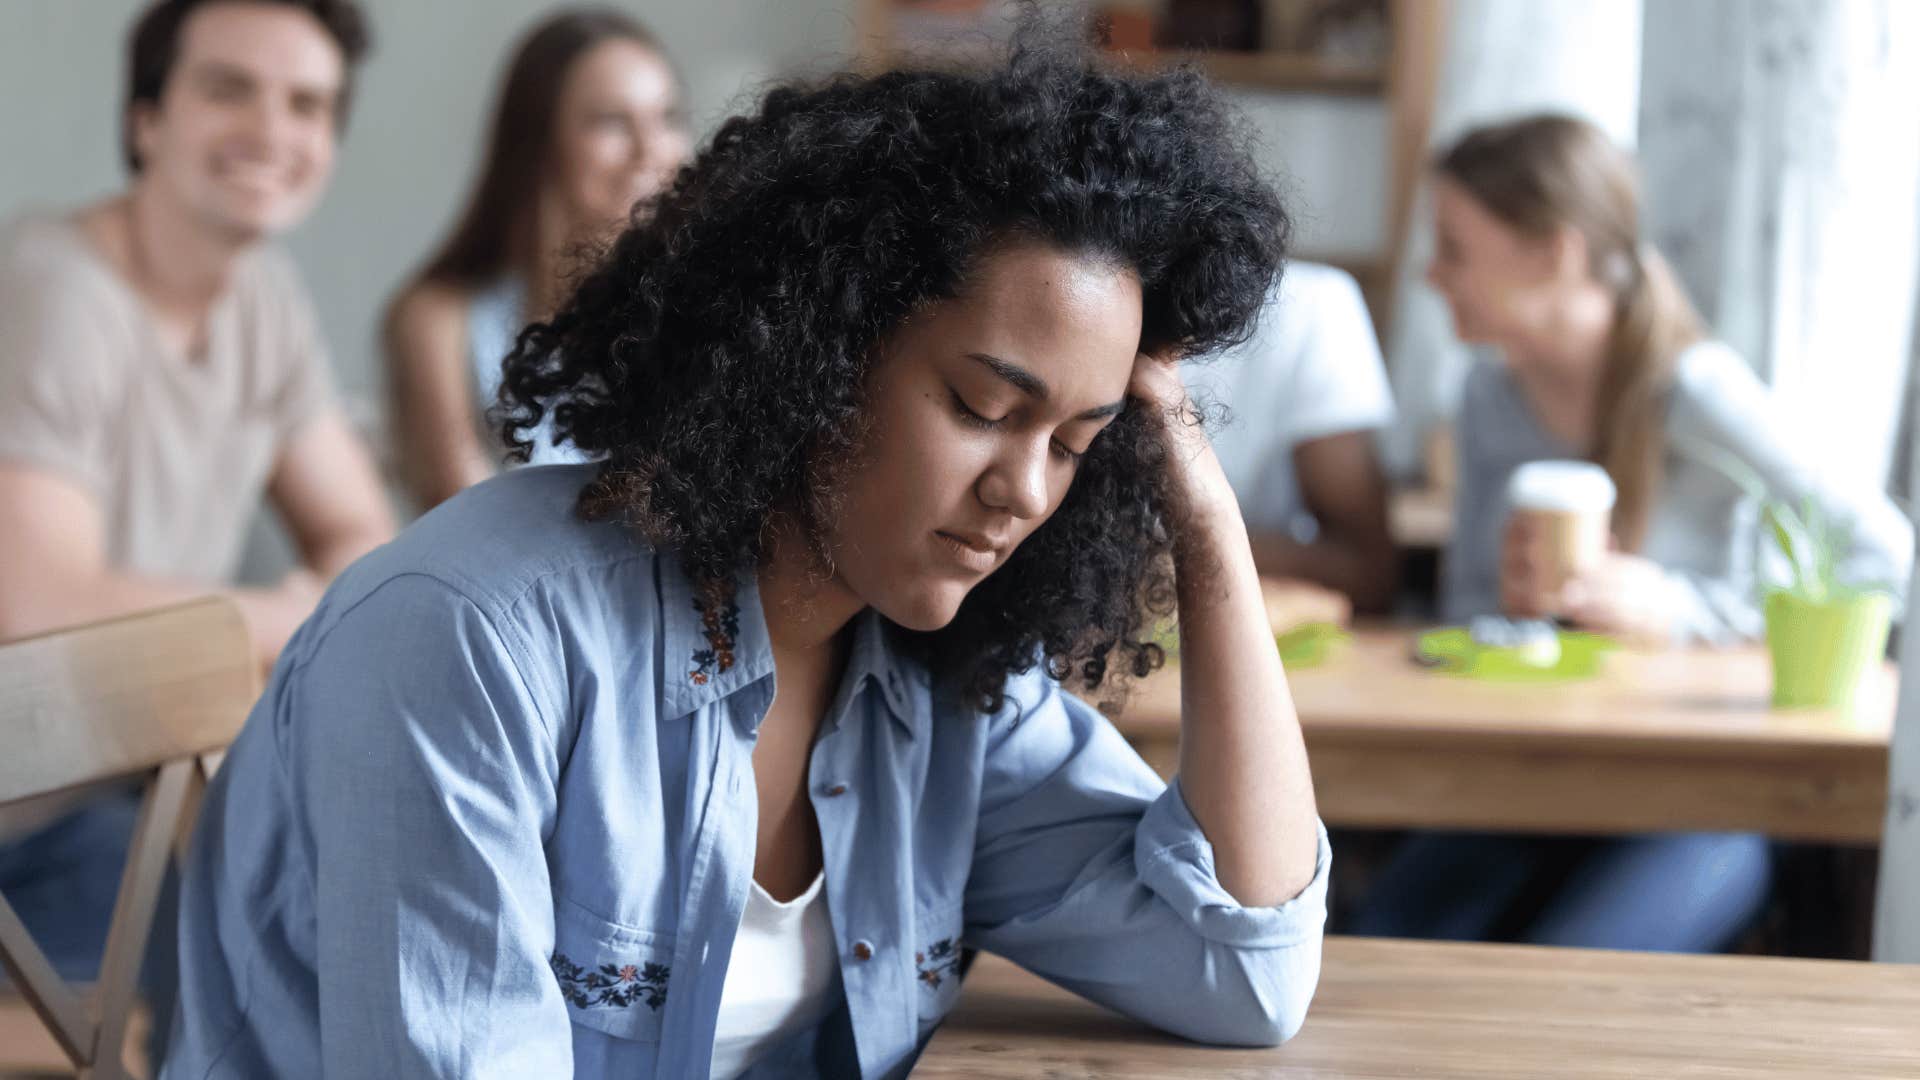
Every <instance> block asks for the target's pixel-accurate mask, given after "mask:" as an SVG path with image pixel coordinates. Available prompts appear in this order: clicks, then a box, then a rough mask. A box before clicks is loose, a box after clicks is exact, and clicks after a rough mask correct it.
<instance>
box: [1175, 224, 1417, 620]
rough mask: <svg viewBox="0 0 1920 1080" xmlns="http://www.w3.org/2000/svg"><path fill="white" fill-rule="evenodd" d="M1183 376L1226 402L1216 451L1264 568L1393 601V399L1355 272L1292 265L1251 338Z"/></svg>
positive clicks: (1206, 395) (1373, 600)
mask: <svg viewBox="0 0 1920 1080" xmlns="http://www.w3.org/2000/svg"><path fill="white" fill-rule="evenodd" d="M1186 377H1187V383H1188V385H1189V387H1190V388H1191V389H1192V391H1193V392H1194V393H1195V395H1196V397H1197V398H1199V399H1201V400H1210V401H1212V402H1215V403H1217V404H1219V405H1223V406H1225V407H1226V409H1227V412H1228V418H1227V422H1226V424H1225V425H1223V426H1222V427H1221V429H1220V430H1219V431H1218V432H1216V433H1215V435H1214V439H1213V445H1214V450H1215V451H1216V452H1217V453H1218V454H1219V456H1220V463H1221V465H1223V466H1224V467H1225V468H1226V472H1227V480H1228V482H1229V483H1231V484H1232V485H1233V490H1234V494H1235V495H1236V496H1238V497H1239V500H1240V510H1241V513H1242V515H1244V516H1245V518H1246V521H1247V530H1248V532H1249V533H1250V534H1251V539H1252V541H1253V555H1254V561H1255V562H1256V563H1257V564H1258V565H1259V568H1260V572H1261V573H1262V574H1264V575H1268V576H1271V577H1279V578H1292V579H1296V580H1303V581H1309V582H1313V583H1315V584H1318V585H1322V586H1325V587H1327V588H1329V589H1333V590H1335V591H1337V592H1340V593H1342V594H1344V595H1345V596H1346V597H1347V598H1348V599H1349V600H1351V601H1352V603H1353V606H1354V608H1355V609H1356V610H1360V611H1383V610H1385V609H1386V608H1388V607H1389V606H1391V604H1392V602H1393V595H1394V589H1395V586H1396V584H1397V581H1396V577H1397V558H1396V553H1395V550H1394V545H1393V538H1392V535H1391V533H1390V532H1389V531H1388V527H1387V484H1386V480H1385V478H1384V475H1383V473H1382V471H1381V467H1380V461H1379V456H1378V454H1377V452H1376V451H1375V449H1374V434H1375V432H1377V431H1378V430H1379V429H1380V428H1382V427H1385V426H1386V425H1387V424H1388V423H1389V422H1391V421H1392V419H1393V399H1392V395H1391V393H1390V392H1389V390H1388V388H1387V376H1386V368H1385V364H1384V363H1383V361H1382V360H1381V357H1380V344H1379V342H1378V340H1376V339H1375V337H1374V333H1373V323H1372V321H1371V320H1370V319H1369V317H1368V315H1367V305H1366V301H1365V300H1363V299H1362V298H1361V295H1360V288H1359V286H1358V284H1356V283H1355V282H1354V280H1353V278H1352V277H1351V276H1350V275H1348V274H1347V273H1345V272H1344V271H1340V270H1336V269H1334V268H1332V267H1329V266H1320V265H1317V264H1314V263H1301V262H1296V263H1291V264H1289V265H1288V267H1287V270H1286V273H1285V274H1284V275H1283V277H1282V279H1281V283H1280V286H1279V288H1278V289H1277V290H1275V292H1274V295H1273V297H1272V298H1271V300H1269V302H1268V305H1267V309H1266V311H1265V312H1264V313H1263V314H1262V316H1261V319H1260V322H1259V325H1258V326H1257V327H1256V328H1255V330H1254V336H1253V337H1252V338H1251V339H1250V340H1248V341H1247V342H1246V343H1245V344H1243V345H1241V346H1239V347H1238V348H1235V349H1231V350H1227V351H1225V352H1223V353H1221V354H1220V355H1219V356H1217V357H1214V358H1212V359H1210V360H1207V361H1203V362H1201V363H1197V364H1191V365H1188V367H1187V376H1186Z"/></svg>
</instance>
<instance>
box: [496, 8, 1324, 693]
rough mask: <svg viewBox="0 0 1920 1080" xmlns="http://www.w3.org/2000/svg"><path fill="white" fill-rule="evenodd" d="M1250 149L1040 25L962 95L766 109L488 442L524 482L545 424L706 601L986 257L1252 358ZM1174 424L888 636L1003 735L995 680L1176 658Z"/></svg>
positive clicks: (532, 346) (517, 390)
mask: <svg viewBox="0 0 1920 1080" xmlns="http://www.w3.org/2000/svg"><path fill="white" fill-rule="evenodd" d="M1245 143H1246V140H1245V138H1244V135H1243V132H1242V130H1241V127H1240V123H1239V121H1238V119H1237V118H1236V117H1235V115H1234V114H1233V113H1231V112H1230V111H1229V110H1228V108H1227V107H1226V106H1225V105H1224V104H1223V103H1222V101H1221V100H1220V98H1219V97H1218V96H1217V95H1216V93H1215V92H1214V91H1213V89H1212V88H1211V87H1210V86H1209V85H1208V84H1207V82H1206V81H1205V79H1204V78H1202V77H1201V76H1200V75H1199V74H1198V73H1196V72H1194V71H1191V70H1173V71H1167V72H1162V73H1158V74H1153V75H1145V76H1129V75H1123V74H1117V73H1113V72H1109V71H1105V70H1102V69H1101V68H1100V67H1099V66H1098V65H1097V64H1096V62H1095V61H1094V59H1093V57H1092V55H1091V54H1090V53H1089V52H1088V51H1087V50H1086V49H1085V48H1084V47H1081V46H1078V45H1076V44H1074V43H1072V42H1071V41H1067V40H1065V39H1064V37H1063V35H1061V34H1059V33H1057V32H1053V33H1046V32H1040V31H1035V30H1034V29H1033V28H1032V27H1029V28H1028V29H1027V31H1026V32H1024V33H1023V35H1022V36H1021V37H1020V38H1019V39H1016V41H1015V43H1014V44H1013V46H1012V47H1011V48H1010V49H1009V50H1008V53H1007V55H1006V56H1005V57H1004V58H1003V59H1001V60H999V61H997V62H994V63H992V64H991V65H988V66H985V67H982V68H978V69H972V70H958V69H933V70H894V71H888V72H885V73H880V74H872V75H859V74H840V75H836V76H833V77H830V78H827V79H825V80H823V81H818V82H808V83H796V84H790V85H786V86H782V87H778V88H775V89H773V90H771V91H769V92H768V93H766V94H765V96H764V98H763V99H762V100H761V102H760V105H759V108H758V110H757V111H755V112H753V113H751V114H749V115H743V116H738V117H735V118H733V119H731V120H728V121H727V122H726V123H725V124H724V125H723V126H721V128H720V129H719V130H718V132H717V133H716V134H715V135H714V137H713V139H712V142H711V143H710V145H708V146H707V147H705V148H704V150H703V151H702V152H701V153H700V154H699V155H698V156H697V157H696V158H695V159H694V160H693V161H692V162H691V163H689V164H688V165H687V166H686V167H685V168H684V169H682V171H681V172H680V174H679V176H678V177H677V178H676V179H675V181H674V183H673V184H672V185H671V187H670V188H669V189H668V190H667V191H666V192H664V193H663V194H662V195H661V196H660V197H659V199H658V200H657V202H656V203H655V205H654V206H653V207H651V208H650V209H651V213H650V215H647V216H645V217H644V218H642V217H636V219H635V224H633V225H632V226H631V227H629V228H628V229H627V230H626V231H625V233H624V234H622V235H621V236H620V238H619V239H618V240H617V241H615V242H614V244H613V246H612V248H611V249H610V250H609V251H608V252H607V253H606V254H605V256H604V257H603V258H602V259H601V260H600V262H599V263H598V264H597V265H596V266H595V267H594V268H593V269H592V270H591V271H590V272H589V273H588V274H587V275H586V276H585V277H584V278H583V279H582V280H581V282H580V284H579V286H578V287H577V289H576V290H575V292H574V293H573V295H572V297H571V299H570V300H569V301H568V302H567V303H566V305H565V306H564V307H563V308H562V309H561V310H560V311H559V312H558V314H556V315H555V316H554V317H553V318H552V319H550V320H549V321H547V322H545V323H539V324H535V325H532V326H530V327H528V328H527V329H526V330H525V331H523V332H522V334H521V336H520V338H519V341H518V344H517V347H516V349H515V350H514V352H513V354H512V355H511V356H510V357H509V358H508V360H507V363H506V372H505V376H504V379H503V383H502V389H501V401H500V404H499V406H498V407H497V409H496V412H495V416H496V419H497V421H498V422H499V424H500V426H501V430H502V434H503V437H504V438H505V440H506V442H507V444H508V445H509V447H511V448H512V452H513V453H515V454H517V455H519V456H520V457H521V458H522V459H523V460H524V457H525V454H526V452H527V450H528V448H529V446H530V442H531V440H530V438H529V435H530V433H532V432H533V431H534V429H535V428H536V427H537V426H538V425H539V424H540V423H541V420H542V418H543V417H546V416H548V415H550V416H551V419H552V423H553V431H554V436H555V438H556V439H558V440H563V441H568V442H571V443H573V444H574V445H575V446H577V447H579V448H580V449H582V450H584V451H587V452H589V453H594V454H604V455H605V459H606V460H605V463H604V464H603V465H602V467H601V470H600V473H599V475H598V477H597V478H596V479H595V480H594V481H593V482H591V483H590V484H588V486H587V487H586V489H585V490H584V491H583V492H582V495H581V500H580V512H581V513H582V514H583V515H584V516H586V517H588V518H591V519H595V520H618V521H621V522H624V523H626V524H627V525H629V526H630V527H632V528H633V529H635V530H636V531H637V533H638V534H639V535H640V536H641V537H642V538H643V539H644V540H646V541H647V542H649V543H651V544H652V545H654V546H655V547H656V548H662V549H666V548H672V549H677V550H678V551H680V552H681V554H682V555H683V557H684V559H685V561H686V564H687V566H688V568H689V571H690V573H691V574H692V575H693V577H694V578H695V580H696V582H697V583H700V584H703V585H705V586H708V587H723V583H726V582H731V581H732V580H734V579H735V577H736V576H737V575H738V574H739V573H741V572H742V571H743V570H745V569H747V568H750V567H752V566H754V565H756V564H757V563H758V561H759V560H760V558H761V557H762V555H763V552H764V546H765V542H766V541H765V535H766V532H767V529H766V526H767V524H768V522H769V517H770V515H772V514H774V513H776V512H795V513H797V514H798V516H799V517H800V518H801V519H802V520H803V521H805V522H806V523H807V527H808V530H809V532H810V534H811V535H812V537H813V538H814V541H815V543H816V544H817V543H818V542H819V541H820V538H821V537H822V536H823V535H824V529H823V527H822V523H823V522H826V521H830V520H831V512H832V511H831V507H832V492H833V490H834V485H835V478H836V471H835V470H836V468H837V467H838V466H840V465H841V464H843V463H844V462H846V461H848V460H849V459H851V458H852V457H853V455H854V452H855V451H856V450H857V448H858V446H859V443H860V439H861V437H862V434H863V431H864V425H863V419H864V411H865V400H866V398H865V389H866V382H867V375H868V372H869V370H870V368H871V366H872V361H873V359H874V357H875V354H876V352H877V346H878V345H879V344H880V343H881V342H882V341H883V339H885V338H886V337H887V335H888V333H889V332H890V331H891V330H893V329H894V328H895V327H897V326H899V325H900V323H901V321H902V320H903V319H904V318H906V317H907V316H908V314H909V313H911V312H913V311H914V310H916V309H917V308H919V307H921V306H922V305H925V304H928V303H930V302H933V301H937V300H940V299H943V298H949V297H952V296H954V295H956V293H957V291H958V290H959V289H960V288H961V286H962V284H963V283H964V282H965V281H966V280H967V277H968V273H969V270H970V268H971V267H972V266H973V265H974V264H975V261H976V260H977V259H979V258H980V257H981V255H982V254H983V253H984V252H986V251H987V250H989V249H990V248H991V247H992V246H993V245H994V244H996V243H1001V242H1005V241H1007V240H1010V239H1022V240H1028V241H1038V242H1044V243H1047V244H1050V245H1055V246H1057V247H1059V248H1061V249H1063V250H1067V251H1072V252H1076V253H1081V254H1085V255H1088V256H1090V257H1094V258H1098V259H1100V260H1102V261H1103V262H1107V263H1110V264H1112V265H1114V266H1116V267H1122V268H1126V269H1128V270H1130V271H1132V272H1133V273H1134V274H1136V275H1137V276H1138V278H1139V280H1140V285H1141V291H1142V298H1143V309H1144V310H1143V316H1144V321H1143V326H1142V331H1141V343H1140V347H1141V350H1142V351H1143V352H1149V353H1161V352H1173V353H1179V354H1182V355H1197V354H1201V353H1205V352H1209V351H1213V350H1217V349H1219V348H1222V347H1225V346H1229V345H1232V344H1235V343H1237V342H1239V341H1241V340H1243V339H1244V338H1245V336H1246V334H1247V333H1248V332H1249V329H1250V326H1251V323H1252V320H1253V318H1254V317H1255V315H1256V313H1257V312H1258V311H1259V309H1260V307H1261V305H1262V303H1263V301H1264V299H1265V297H1266V296H1267V294H1268V292H1269V290H1270V288H1271V287H1272V285H1273V283H1274V281H1275V279H1276V277H1277V275H1278V273H1279V269H1280V263H1281V259H1282V256H1283V254H1284V251H1285V248H1286V242H1287V236H1288V231H1289V222H1288V219H1287V216H1286V214H1285V212H1284V211H1283V209H1282V207H1281V205H1280V201H1279V199H1278V198H1277V196H1276V195H1275V194H1274V193H1273V191H1272V189H1271V188H1270V187H1269V186H1268V185H1267V184H1265V183H1264V182H1263V181H1262V180H1261V178H1260V176H1259V173H1258V170H1257V169H1256V168H1255V167H1254V165H1253V163H1252V161H1251V160H1250V159H1249V157H1248V156H1247V154H1246V153H1245V152H1244V150H1243V147H1244V145H1245ZM1161 422H1162V421H1161V420H1160V418H1157V417H1152V416H1148V415H1146V414H1145V411H1144V410H1142V409H1141V408H1138V407H1137V406H1132V405H1130V406H1129V407H1128V408H1127V409H1126V410H1125V411H1124V412H1123V413H1122V414H1121V415H1120V416H1119V417H1118V418H1117V419H1116V420H1115V421H1114V422H1113V423H1112V424H1111V425H1109V426H1108V428H1107V429H1106V430H1105V431H1104V432H1103V433H1102V434H1101V435H1100V436H1099V438H1097V439H1096V440H1095V441H1094V443H1093V445H1092V447H1091V448H1090V450H1089V452H1088V453H1087V454H1086V456H1085V459H1084V460H1083V461H1082V462H1081V464H1080V466H1079V471H1078V473H1077V475H1076V476H1075V478H1074V480H1073V484H1072V487H1071V489H1070V490H1069V492H1068V494H1067V496H1066V498H1065V500H1064V501H1063V503H1062V504H1061V506H1060V508H1059V510H1058V511H1056V512H1055V514H1054V515H1053V517H1052V518H1051V519H1050V520H1048V521H1047V522H1046V523H1045V524H1044V525H1042V526H1041V527H1040V528H1039V529H1037V530H1036V531H1035V532H1034V533H1033V535H1032V536H1030V537H1029V538H1028V539H1027V541H1026V542H1025V543H1023V544H1022V545H1021V546H1020V547H1019V548H1018V549H1017V550H1016V551H1015V552H1014V553H1013V554H1012V555H1011V556H1010V557H1009V558H1008V560H1007V562H1006V564H1005V565H1004V566H1002V567H1001V568H1000V570H999V571H998V572H997V573H995V574H994V575H993V576H991V577H989V578H988V579H987V580H986V581H984V582H982V583H981V584H980V585H979V586H978V587H976V588H975V589H974V590H973V592H972V593H971V594H969V595H968V597H967V599H966V600H965V601H964V602H963V604H962V605H961V608H960V611H959V613H958V614H957V615H956V617H955V618H954V620H953V622H952V623H950V624H949V625H948V626H946V627H945V628H943V629H941V630H938V631H933V632H929V633H908V632H906V631H904V630H902V631H901V634H902V640H903V641H904V642H905V643H907V645H908V646H909V647H910V648H911V649H912V650H913V652H914V653H915V654H917V655H918V656H920V657H921V659H922V660H924V661H925V662H926V663H927V664H928V665H929V667H930V668H931V669H932V670H933V671H934V673H935V674H936V675H937V676H939V677H941V678H942V679H943V680H945V681H946V682H947V685H950V686H952V687H953V688H954V689H955V690H956V691H957V692H958V693H960V694H961V695H962V696H963V698H964V700H967V701H969V702H970V703H972V704H974V705H976V706H977V707H979V708H982V709H985V710H987V711H996V710H998V709H999V708H1000V707H1001V705H1002V703H1003V701H1004V697H1003V687H1004V685H1005V683H1006V680H1007V677H1008V676H1009V675H1011V674H1015V673H1018V672H1021V671H1025V670H1028V669H1030V668H1031V667H1032V666H1033V664H1034V663H1035V662H1036V661H1037V659H1038V658H1041V657H1044V659H1045V663H1046V664H1047V667H1048V670H1049V671H1050V672H1051V673H1052V674H1053V675H1054V676H1055V677H1057V678H1061V679H1068V678H1069V677H1072V676H1075V675H1077V676H1078V677H1079V678H1080V679H1081V680H1083V681H1084V682H1085V684H1086V688H1087V689H1096V688H1098V687H1099V686H1100V684H1101V683H1102V682H1103V681H1104V680H1105V679H1106V678H1107V677H1108V674H1109V672H1110V671H1117V672H1120V673H1124V675H1129V676H1141V675H1145V674H1147V673H1148V672H1150V671H1151V670H1153V669H1154V668H1155V667H1157V666H1158V665H1159V664H1160V663H1162V662H1163V660H1164V656H1163V654H1162V652H1161V650H1160V648H1159V647H1158V646H1157V645H1155V644H1154V643H1153V642H1152V640H1151V638H1152V634H1151V630H1152V624H1153V623H1154V622H1155V621H1156V620H1157V619H1158V618H1159V617H1161V616H1164V615H1166V614H1168V613H1170V612H1171V610H1172V607H1173V597H1174V590H1173V576H1172V575H1173V569H1172V562H1171V558H1170V555H1171V552H1172V542H1173V537H1172V536H1171V535H1170V534H1169V529H1168V525H1167V519H1168V518H1167V514H1166V510H1167V509H1168V507H1167V501H1166V500H1167V495H1168V493H1167V491H1166V490H1165V489H1164V483H1163V470H1162V468H1161V464H1162V461H1163V458H1164V444H1163V442H1162V437H1161V431H1160V426H1159V425H1160V423H1161Z"/></svg>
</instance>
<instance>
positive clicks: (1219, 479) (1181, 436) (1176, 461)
mask: <svg viewBox="0 0 1920 1080" xmlns="http://www.w3.org/2000/svg"><path fill="white" fill-rule="evenodd" d="M1127 396H1128V397H1130V398H1132V399H1133V400H1134V401H1136V402H1138V403H1139V405H1140V407H1141V408H1143V409H1145V410H1147V411H1148V412H1149V413H1150V414H1151V415H1152V416H1153V418H1154V420H1155V422H1156V424H1157V425H1158V426H1159V429H1160V432H1161V435H1162V437H1163V438H1164V439H1165V440H1166V444H1167V464H1166V467H1167V481H1168V493H1169V494H1170V495H1172V496H1173V497H1174V498H1175V499H1176V500H1177V504H1178V505H1177V508H1176V511H1175V513H1176V515H1177V516H1178V517H1179V518H1180V519H1182V520H1189V519H1191V518H1192V517H1193V516H1194V515H1195V514H1196V513H1205V512H1209V511H1212V510H1220V509H1231V510H1233V512H1234V513H1235V514H1238V512H1239V504H1238V503H1237V502H1236V501H1235V500H1234V496H1233V489H1232V488H1231V487H1230V486H1229V485H1228V484H1227V476H1226V472H1225V471H1224V470H1222V468H1221V467H1220V459H1219V458H1218V457H1216V456H1215V455H1214V452H1213V443H1212V442H1211V441H1210V440H1209V439H1208V438H1207V429H1206V425H1205V424H1204V423H1203V422H1202V421H1203V417H1202V416H1201V413H1200V410H1199V409H1198V408H1197V407H1195V405H1194V403H1193V399H1192V398H1190V397H1189V396H1188V395H1187V385H1186V383H1185V381H1183V380H1182V379H1181V378H1180V363H1179V359H1178V357H1177V356H1175V355H1173V354H1168V353H1141V354H1140V355H1139V356H1137V357H1135V358H1134V362H1133V377H1132V379H1131V380H1130V381H1129V382H1128V383H1127Z"/></svg>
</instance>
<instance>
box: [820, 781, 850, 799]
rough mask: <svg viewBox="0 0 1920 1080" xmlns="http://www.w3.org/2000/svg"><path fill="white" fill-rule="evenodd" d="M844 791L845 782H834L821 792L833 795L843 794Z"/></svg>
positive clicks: (845, 790)
mask: <svg viewBox="0 0 1920 1080" xmlns="http://www.w3.org/2000/svg"><path fill="white" fill-rule="evenodd" d="M846 793H847V785H845V784H834V785H832V786H830V787H828V788H827V789H826V790H825V791H824V792H822V793H821V794H823V795H828V796H834V795H845V794H846Z"/></svg>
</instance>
